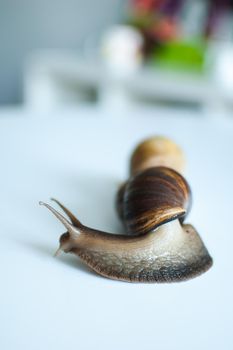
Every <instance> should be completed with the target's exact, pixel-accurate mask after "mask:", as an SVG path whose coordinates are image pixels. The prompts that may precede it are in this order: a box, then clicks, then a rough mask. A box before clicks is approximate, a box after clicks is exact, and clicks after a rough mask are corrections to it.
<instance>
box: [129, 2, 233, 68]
mask: <svg viewBox="0 0 233 350" xmlns="http://www.w3.org/2000/svg"><path fill="white" fill-rule="evenodd" d="M232 7H233V0H206V1H205V0H203V1H200V0H130V15H129V21H128V23H129V24H130V25H132V26H134V27H136V28H137V29H138V30H139V31H140V32H141V34H142V35H143V38H144V48H143V54H144V58H145V59H150V61H152V62H153V63H159V64H160V65H162V64H163V63H164V65H165V66H169V65H170V67H172V68H179V69H180V68H183V69H187V68H188V69H194V70H202V68H203V67H204V62H205V52H206V48H207V45H206V43H207V40H208V39H210V38H211V37H214V34H216V32H217V31H219V27H221V28H220V31H221V30H222V27H223V24H225V22H226V21H227V19H226V16H225V17H224V15H225V14H226V13H227V14H228V13H229V10H232ZM184 8H185V11H184ZM184 12H185V14H186V15H184ZM190 19H191V21H192V24H191V26H192V25H193V24H194V25H193V27H194V28H195V29H194V32H192V30H191V35H190V33H188V34H187V33H185V28H189V27H190ZM184 22H186V23H184ZM219 23H220V24H219ZM195 31H196V32H195ZM225 32H227V30H225Z"/></svg>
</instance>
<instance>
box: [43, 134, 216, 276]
mask: <svg viewBox="0 0 233 350" xmlns="http://www.w3.org/2000/svg"><path fill="white" fill-rule="evenodd" d="M162 144H163V145H164V147H162V146H161V145H162ZM147 146H148V147H149V152H148V148H147ZM153 150H154V151H153ZM137 152H139V155H140V156H139V155H138V153H137ZM143 152H145V156H143ZM135 160H136V161H135ZM145 160H146V161H145ZM145 162H147V164H150V166H149V167H145ZM164 164H166V166H164ZM174 165H176V166H174ZM183 165H184V156H183V153H182V151H181V150H180V149H179V148H178V146H177V145H176V144H174V143H173V142H172V141H171V140H168V139H166V138H161V137H157V138H156V137H155V138H153V139H149V140H147V141H144V142H143V143H142V144H140V145H139V146H138V147H137V148H136V150H135V152H134V153H133V155H132V157H131V166H130V169H131V170H130V172H131V177H130V179H129V180H128V181H127V182H126V183H125V184H123V185H122V186H121V187H120V189H119V191H118V193H117V197H116V208H117V212H118V215H119V218H120V219H121V220H122V222H123V225H124V227H125V231H126V232H125V233H124V234H122V235H119V234H110V233H106V232H102V231H98V230H95V229H92V228H89V227H87V226H84V225H83V224H81V222H80V221H79V220H78V219H76V217H75V216H74V215H73V214H72V213H71V212H70V211H69V210H68V209H67V208H65V207H64V206H63V205H62V204H61V203H60V202H58V201H57V200H54V201H55V202H56V203H57V204H58V205H59V206H60V207H61V208H62V210H63V211H64V212H65V213H66V215H67V216H68V218H69V220H67V219H66V218H65V217H64V216H63V215H61V214H60V213H59V212H58V211H56V210H55V209H54V208H53V207H51V206H50V205H48V204H46V203H43V202H40V204H42V205H44V206H46V207H47V208H48V209H49V210H50V211H51V212H52V213H53V214H54V215H55V216H56V217H57V218H58V219H59V220H60V221H61V222H62V223H63V225H64V226H65V227H66V229H67V232H66V233H64V234H63V235H62V236H61V237H60V247H59V249H58V252H60V251H61V250H62V251H64V252H66V253H68V252H71V253H74V254H76V255H77V256H79V257H80V258H81V259H82V260H83V261H84V262H85V263H86V264H87V265H88V266H89V267H90V268H91V269H93V270H94V271H96V272H97V273H98V274H100V275H103V276H105V277H108V278H112V279H117V280H122V281H128V282H173V281H182V280H186V279H190V278H192V277H195V276H197V275H199V274H201V273H203V272H205V271H206V270H208V269H209V268H210V266H211V265H212V258H211V257H210V255H209V253H208V251H207V249H206V248H205V245H204V243H203V242H202V240H201V238H200V236H199V235H198V233H197V232H196V230H195V228H194V227H193V226H191V225H187V224H183V221H184V219H185V217H186V215H187V213H188V211H189V209H190V206H191V191H190V188H189V185H188V183H187V181H186V180H185V179H184V177H183V176H182V175H181V174H180V173H179V172H177V171H176V170H179V171H183ZM168 166H170V167H168ZM172 166H173V167H175V168H176V170H174V169H172Z"/></svg>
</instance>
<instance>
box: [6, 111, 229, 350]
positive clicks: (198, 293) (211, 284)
mask: <svg viewBox="0 0 233 350" xmlns="http://www.w3.org/2000/svg"><path fill="white" fill-rule="evenodd" d="M153 134H165V135H167V136H170V137H172V138H173V139H174V140H176V141H177V142H178V143H179V144H180V145H181V146H182V147H183V149H184V150H185V152H186V154H187V160H188V164H187V172H186V175H187V178H188V180H189V182H190V184H191V186H192V189H193V194H194V202H193V208H192V211H191V213H190V216H189V218H188V222H191V223H192V224H194V225H195V226H196V228H197V229H198V231H199V232H200V233H201V235H202V238H203V239H204V241H205V243H206V246H207V247H208V249H209V251H210V253H211V255H212V256H213V258H214V266H213V267H212V269H211V270H209V271H208V272H207V273H206V274H204V275H202V276H201V277H198V278H196V279H193V280H191V281H188V282H184V283H178V284H160V285H157V284H152V285H151V284H150V285H146V284H129V283H123V282H117V281H112V280H109V279H106V278H103V277H100V276H97V275H96V274H95V273H92V272H90V271H89V270H88V268H86V267H85V266H84V265H83V264H82V263H81V262H80V261H79V260H78V259H77V258H76V257H74V256H71V255H65V254H63V255H62V256H61V257H59V258H56V259H55V258H53V253H54V251H55V250H56V248H57V246H58V238H59V236H60V234H61V233H63V232H64V228H63V227H62V226H61V224H60V223H59V222H58V221H57V220H56V219H55V218H54V217H53V216H52V215H51V214H50V213H49V212H48V211H47V210H46V209H45V208H43V207H39V205H38V201H39V200H44V201H48V200H49V198H50V197H51V196H54V197H56V198H58V199H60V200H61V201H62V202H64V204H65V205H67V206H68V207H69V208H70V209H71V210H72V211H73V212H74V213H77V216H78V217H79V219H80V220H81V221H82V222H83V223H86V224H88V225H89V226H92V227H95V228H99V229H105V230H109V231H111V232H114V231H117V232H120V230H121V226H120V223H119V222H118V219H117V216H116V214H115V211H114V205H113V201H114V194H115V191H116V189H117V186H118V183H119V182H120V181H121V180H123V179H125V178H126V176H127V159H128V157H129V155H130V152H131V150H132V148H133V147H134V145H135V144H136V143H137V142H138V141H139V140H141V139H142V138H145V137H147V136H148V135H153ZM0 150H1V172H0V180H1V181H0V183H1V188H0V195H1V211H0V212H1V216H0V220H1V225H0V226H1V253H0V259H1V260H0V268H1V287H0V303H1V305H0V310H1V312H0V332H1V336H0V349H1V350H16V349H17V350H21V349H22V350H26V349H30V350H41V349H43V350H47V349H48V350H51V349H56V350H61V349H69V350H73V349H74V350H77V349H82V350H84V349H101V350H105V349H106V350H107V349H111V350H119V349H134V350H141V349H145V350H152V349H153V350H154V349H159V350H170V349H171V350H174V349H179V350H182V349H183V350H187V349H189V350H192V349H193V350H196V349H220V348H221V349H224V350H226V349H232V347H233V334H232V321H233V315H232V313H233V301H232V294H233V283H232V271H233V263H232V259H233V258H232V249H233V248H232V247H233V229H232V215H233V213H232V209H233V206H232V204H233V203H232V202H233V200H232V198H233V185H232V183H233V120H232V119H231V118H228V119H221V118H219V119H218V120H217V119H211V118H208V117H207V116H200V115H198V113H196V112H190V111H185V110H183V111H178V110H172V109H170V110H163V109H156V110H144V109H140V108H139V109H137V110H132V111H128V112H127V113H126V112H125V113H122V115H121V116H120V115H117V111H108V112H107V111H101V110H100V109H99V110H98V109H92V108H91V107H90V108H89V107H86V108H84V107H83V108H80V109H78V110H69V111H68V110H67V111H60V112H58V113H54V115H39V114H36V113H34V112H30V111H26V110H23V109H21V110H17V109H8V110H7V109H5V110H4V109H2V110H1V111H0Z"/></svg>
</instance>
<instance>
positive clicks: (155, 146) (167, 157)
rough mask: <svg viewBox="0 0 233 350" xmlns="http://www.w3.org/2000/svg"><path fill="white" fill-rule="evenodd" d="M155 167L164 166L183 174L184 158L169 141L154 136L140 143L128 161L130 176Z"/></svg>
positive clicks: (179, 150)
mask: <svg viewBox="0 0 233 350" xmlns="http://www.w3.org/2000/svg"><path fill="white" fill-rule="evenodd" d="M155 166H166V167H168V168H172V169H174V170H176V171H178V172H180V173H183V172H184V168H185V156H184V152H183V151H182V149H181V148H180V147H179V146H178V145H177V144H176V143H175V142H174V141H172V140H171V139H169V138H167V137H163V136H155V137H151V138H148V139H146V140H144V141H143V142H141V143H140V144H139V145H138V146H137V147H136V148H135V150H134V152H133V154H132V156H131V160H130V174H131V175H135V174H136V173H138V172H140V171H142V170H145V169H147V168H151V167H155Z"/></svg>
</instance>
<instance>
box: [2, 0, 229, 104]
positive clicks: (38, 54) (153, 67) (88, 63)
mask: <svg viewBox="0 0 233 350" xmlns="http://www.w3.org/2000/svg"><path fill="white" fill-rule="evenodd" d="M0 43H1V48H0V104H1V105H14V104H23V105H24V106H27V107H30V108H35V109H51V108H56V107H60V106H70V105H80V104H82V103H92V104H100V103H101V104H107V105H109V104H110V105H111V106H112V105H116V106H118V107H119V106H128V105H129V104H132V103H143V104H145V103H149V104H151V103H152V104H158V103H165V104H183V105H187V104H188V105H190V106H192V105H198V106H199V105H200V106H205V107H206V106H208V107H209V106H211V108H213V109H216V107H218V108H222V109H224V108H226V107H227V108H232V104H233V1H232V0H129V1H126V0H95V1H94V2H93V1H91V0H85V1H84V0H56V1H54V0H51V1H49V2H48V1H45V0H41V1H35V0H30V1H29V0H18V1H14V0H0Z"/></svg>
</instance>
